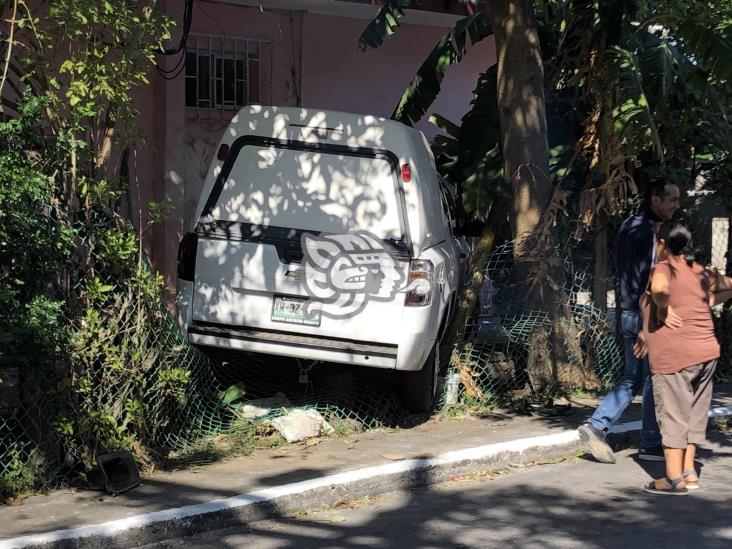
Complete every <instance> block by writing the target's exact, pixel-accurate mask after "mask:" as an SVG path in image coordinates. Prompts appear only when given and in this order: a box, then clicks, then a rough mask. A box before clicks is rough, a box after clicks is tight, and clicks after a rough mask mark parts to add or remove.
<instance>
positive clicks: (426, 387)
mask: <svg viewBox="0 0 732 549" xmlns="http://www.w3.org/2000/svg"><path fill="white" fill-rule="evenodd" d="M400 373H401V380H400V382H401V392H402V401H403V402H404V404H405V405H406V407H407V408H408V409H409V410H410V411H412V412H415V413H426V412H431V411H432V408H433V407H434V405H435V400H436V398H437V376H438V374H439V373H440V341H439V340H437V341H436V342H435V344H434V346H433V347H432V350H431V351H430V354H429V356H428V357H427V360H425V363H424V365H423V366H422V369H421V370H418V371H416V372H400Z"/></svg>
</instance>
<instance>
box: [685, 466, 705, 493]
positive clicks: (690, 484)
mask: <svg viewBox="0 0 732 549" xmlns="http://www.w3.org/2000/svg"><path fill="white" fill-rule="evenodd" d="M681 475H682V476H683V477H684V481H685V482H686V489H687V490H698V489H699V488H701V486H700V485H699V476H698V475H697V474H696V471H695V470H694V469H689V470H688V471H684V472H683V473H681ZM692 476H694V477H696V478H697V480H686V477H692Z"/></svg>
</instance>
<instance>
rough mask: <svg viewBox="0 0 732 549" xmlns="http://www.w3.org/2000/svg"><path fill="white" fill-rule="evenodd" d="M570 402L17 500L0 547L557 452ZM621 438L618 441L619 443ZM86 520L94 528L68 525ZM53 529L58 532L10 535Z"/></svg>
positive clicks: (249, 512) (573, 442)
mask: <svg viewBox="0 0 732 549" xmlns="http://www.w3.org/2000/svg"><path fill="white" fill-rule="evenodd" d="M572 403H573V404H572V413H571V414H570V415H568V416H564V417H521V416H509V415H504V414H501V413H496V414H494V415H492V416H490V417H486V418H482V419H479V418H464V419H446V420H439V419H434V418H433V419H432V420H429V421H428V422H426V423H424V424H422V425H419V426H417V427H414V428H411V429H408V430H395V431H390V432H379V431H375V432H370V433H362V434H358V435H354V436H350V437H346V438H325V439H321V441H320V442H319V443H318V444H315V445H305V444H296V445H288V446H282V447H279V448H275V449H270V450H259V451H256V452H255V453H253V454H252V455H250V456H246V457H242V458H234V459H229V460H226V461H222V462H218V463H213V464H209V465H206V466H203V467H197V468H189V469H186V470H177V471H169V472H165V471H158V472H155V473H154V474H153V475H151V476H150V477H147V478H145V479H144V480H143V484H142V485H141V486H139V487H138V488H136V489H134V490H132V491H130V492H128V493H126V494H123V495H120V496H118V497H111V496H108V495H106V494H104V493H102V492H92V491H78V490H59V491H57V492H54V493H52V494H50V495H47V496H34V497H32V498H29V499H27V500H26V501H25V502H24V504H23V505H21V506H17V507H9V506H0V548H5V547H24V546H33V545H34V544H40V543H46V542H50V541H52V540H64V541H61V542H60V543H57V544H56V545H55V546H64V547H80V546H88V547H92V546H98V545H99V544H100V543H104V545H106V546H120V547H122V546H126V545H130V544H131V543H142V542H148V543H150V542H153V541H155V539H160V538H159V537H160V536H161V535H170V534H171V532H173V531H183V533H185V531H188V532H191V531H200V530H205V529H206V528H209V527H221V525H222V524H230V523H241V522H246V521H248V520H253V519H255V518H261V517H262V516H266V515H267V514H271V513H273V512H275V513H282V512H287V511H292V510H294V509H297V508H302V507H306V506H314V505H328V504H333V503H336V502H338V501H340V500H342V499H348V498H353V497H359V496H363V495H368V494H369V493H371V494H373V493H381V492H387V491H393V490H397V489H400V488H408V487H409V486H413V485H415V484H419V483H422V484H424V483H426V482H437V481H440V480H445V479H449V478H452V476H454V475H456V474H463V473H465V472H466V471H470V470H477V469H488V468H501V467H505V466H506V465H508V464H509V463H517V462H519V463H528V462H531V461H535V460H542V459H543V460H547V459H552V458H557V457H559V456H563V455H567V454H570V453H572V452H574V450H575V449H576V448H577V444H578V438H577V436H576V432H575V431H573V429H574V428H576V427H577V426H578V425H579V424H580V423H581V422H582V421H583V419H584V418H585V417H587V415H589V413H590V412H591V410H592V408H593V407H594V405H595V402H594V401H591V400H576V399H575V400H573V401H572ZM730 405H732V390H730V388H729V387H727V388H721V387H720V388H719V390H718V391H717V397H716V399H715V403H714V406H716V407H720V406H730ZM730 409H732V408H730ZM639 412H640V406H639V404H638V403H635V404H633V405H632V407H631V409H629V410H628V412H627V413H626V416H624V418H623V419H624V421H625V422H626V427H625V428H622V427H621V428H620V429H619V430H620V431H621V432H622V431H628V433H627V434H623V435H616V436H619V437H626V438H627V437H628V436H629V435H631V434H633V433H632V428H633V427H634V426H635V424H633V423H632V422H633V421H634V420H637V418H638V417H639ZM628 422H631V423H630V424H629V425H628ZM616 442H617V439H616ZM629 443H630V441H629V440H621V441H620V446H627V445H628V444H629ZM191 506H196V507H191ZM111 521H115V522H111ZM89 525H98V526H95V527H91V528H84V529H82V530H81V531H76V532H73V531H72V532H70V531H69V529H78V528H81V527H88V526H89ZM58 530H65V532H60V533H54V535H52V536H42V537H36V538H32V539H29V538H26V539H25V540H19V539H15V540H13V541H10V540H11V539H12V538H19V537H21V536H29V535H35V534H43V533H48V532H52V531H58ZM3 540H5V541H3ZM102 540H104V541H102ZM44 546H54V545H53V544H49V545H44Z"/></svg>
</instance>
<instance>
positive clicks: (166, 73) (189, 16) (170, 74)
mask: <svg viewBox="0 0 732 549" xmlns="http://www.w3.org/2000/svg"><path fill="white" fill-rule="evenodd" d="M185 1H186V4H185V12H184V14H183V33H182V34H181V37H180V40H179V41H178V44H177V45H176V46H175V47H174V48H166V49H164V50H163V51H161V52H159V54H160V55H165V56H173V55H178V54H180V57H179V58H178V61H177V62H176V64H175V66H174V67H173V68H172V69H166V68H164V67H161V66H160V64H159V63H156V64H155V68H156V69H157V71H158V74H159V75H160V76H161V77H162V78H164V79H165V80H174V79H176V78H178V76H180V73H181V72H183V70H184V69H185V58H186V50H187V44H188V36H189V34H190V32H191V22H192V21H193V0H185Z"/></svg>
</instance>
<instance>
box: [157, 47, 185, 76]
mask: <svg viewBox="0 0 732 549" xmlns="http://www.w3.org/2000/svg"><path fill="white" fill-rule="evenodd" d="M186 50H187V49H186V48H183V51H182V52H181V54H180V57H179V58H178V62H177V63H176V64H175V66H174V67H173V68H172V69H165V68H163V67H161V66H160V64H158V63H155V67H156V68H157V69H158V72H159V73H161V74H172V73H174V72H176V71H177V70H178V69H179V68H180V64H181V63H182V62H183V60H184V59H185V58H186Z"/></svg>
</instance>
